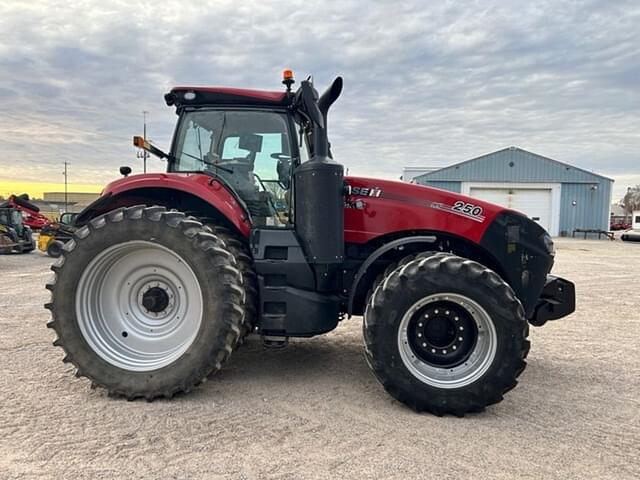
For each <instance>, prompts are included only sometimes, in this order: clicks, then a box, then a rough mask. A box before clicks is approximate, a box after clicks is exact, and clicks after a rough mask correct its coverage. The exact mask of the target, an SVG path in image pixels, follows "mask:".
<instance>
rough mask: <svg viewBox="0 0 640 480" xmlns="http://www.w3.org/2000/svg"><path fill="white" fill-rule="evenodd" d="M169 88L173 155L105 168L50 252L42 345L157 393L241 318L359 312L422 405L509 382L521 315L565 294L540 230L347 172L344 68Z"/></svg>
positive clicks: (211, 355)
mask: <svg viewBox="0 0 640 480" xmlns="http://www.w3.org/2000/svg"><path fill="white" fill-rule="evenodd" d="M283 83H284V84H285V85H286V91H282V92H278V91H257V90H242V89H236V88H201V87H176V88H174V89H173V90H171V91H170V92H169V93H168V94H166V95H165V101H166V103H167V105H169V106H173V107H175V108H176V113H177V115H178V123H177V128H176V131H175V135H174V138H173V142H172V145H171V149H170V151H169V152H168V153H165V152H163V151H161V150H159V149H158V148H156V147H154V146H152V145H149V144H148V143H146V142H145V141H144V140H143V139H142V138H140V137H135V138H134V144H135V145H137V146H138V147H141V148H144V149H146V150H147V151H149V152H150V153H152V154H154V155H157V156H159V157H161V158H164V159H166V161H167V172H166V173H151V174H145V175H133V176H127V175H128V174H129V173H130V171H131V170H130V169H129V168H128V167H123V168H121V173H123V174H124V175H125V178H122V179H120V180H117V181H114V182H112V183H110V184H109V185H107V187H106V188H105V189H104V191H103V193H102V196H101V197H100V198H99V199H98V200H97V201H95V202H94V203H93V204H92V205H90V206H89V207H88V208H86V209H85V210H84V211H83V212H82V213H81V214H80V215H79V217H78V218H77V219H76V226H77V227H78V228H77V230H76V231H75V234H74V239H73V240H71V241H69V242H68V243H67V244H66V245H65V247H64V251H63V254H62V257H61V258H60V259H59V260H58V262H57V263H56V264H55V265H54V266H53V267H52V269H53V271H54V272H55V281H54V282H53V283H51V284H49V285H47V288H48V289H49V290H51V293H52V299H51V302H50V303H48V304H47V305H46V308H48V309H49V310H51V314H52V320H51V321H50V322H49V324H48V326H49V327H50V328H53V329H54V330H55V331H56V333H57V334H58V338H57V339H56V340H55V342H54V345H57V346H60V347H62V348H63V349H64V350H65V353H66V355H65V357H64V361H65V362H71V363H72V364H73V365H74V366H75V367H76V368H77V372H76V375H77V376H85V377H87V378H88V379H89V380H91V382H92V384H93V385H94V386H101V387H104V388H106V389H107V390H108V392H109V393H110V394H112V395H115V396H123V397H126V398H128V399H135V398H140V397H142V398H146V399H147V400H153V399H154V398H157V397H166V398H170V397H172V396H173V395H175V394H177V393H180V392H189V391H190V390H191V389H192V388H194V387H195V386H196V385H198V384H199V383H200V382H202V380H203V379H205V378H206V377H208V376H209V375H210V374H212V373H214V372H216V371H218V370H220V369H221V368H222V365H223V364H224V362H225V361H226V360H227V358H228V357H229V355H231V353H232V352H233V351H234V349H236V348H237V347H238V346H239V345H240V344H241V343H242V341H243V339H244V338H245V336H247V335H248V334H249V333H250V332H254V333H256V334H259V335H261V336H262V338H263V339H264V342H265V344H266V345H269V346H284V345H286V342H287V340H288V338H289V337H312V336H314V335H319V334H322V333H326V332H329V331H331V330H333V329H334V328H336V326H337V325H338V322H339V321H340V320H343V319H344V318H345V317H351V316H353V315H362V316H364V328H363V330H364V343H365V355H366V359H367V362H368V363H369V365H370V366H371V369H372V370H373V372H374V374H375V376H376V377H377V378H378V380H379V381H380V383H381V384H382V385H383V386H384V388H385V389H386V390H387V391H388V392H389V393H390V394H391V395H392V396H393V397H395V398H396V399H398V400H399V401H401V402H404V403H405V404H407V405H409V406H410V407H412V408H413V409H415V410H417V411H429V412H432V413H434V414H437V415H441V414H445V413H451V414H454V415H463V414H464V413H466V412H472V411H479V410H482V409H483V408H484V407H485V406H487V405H490V404H493V403H496V402H499V401H500V400H502V397H503V394H504V393H506V392H508V391H509V390H511V389H512V388H513V387H514V386H515V385H516V379H517V377H518V376H519V375H520V373H522V371H523V370H524V368H525V365H526V363H525V358H526V356H527V353H528V351H529V341H528V340H527V336H528V332H529V323H531V324H533V325H542V324H544V323H545V322H546V321H547V320H552V319H557V318H560V317H564V316H566V315H568V314H569V313H571V312H572V311H573V310H574V306H575V294H574V286H573V284H572V283H571V282H569V281H567V280H564V279H561V278H557V277H554V276H551V275H549V272H550V270H551V267H552V265H553V260H554V246H553V242H552V240H551V238H550V236H549V235H548V234H547V233H546V232H545V231H544V230H543V229H542V228H541V227H540V226H539V225H538V224H537V223H536V222H534V221H531V220H529V219H528V218H527V217H526V216H525V215H522V214H520V213H518V212H515V211H512V210H508V209H505V208H502V207H499V206H496V205H492V204H490V203H486V202H483V201H480V200H476V199H473V198H469V197H465V196H463V195H459V194H456V193H452V192H447V191H443V190H438V189H434V188H428V187H424V186H419V185H411V184H407V183H400V182H394V181H388V180H380V179H373V178H362V177H344V176H343V166H342V165H341V164H339V163H336V162H335V161H334V160H333V157H332V155H331V150H330V144H329V141H328V138H327V112H328V111H329V107H330V106H331V105H332V104H333V103H334V102H335V100H336V99H337V98H338V96H339V95H340V93H341V90H342V79H341V78H337V79H336V80H335V81H334V82H333V84H332V85H331V87H329V89H328V90H327V91H326V92H324V93H323V94H322V95H318V93H317V91H316V90H315V89H314V87H313V85H312V83H311V81H310V80H305V81H303V82H301V85H300V88H299V89H298V90H297V91H295V92H294V91H292V90H291V85H292V84H293V83H294V81H293V78H292V76H291V74H290V73H288V72H285V79H284V81H283Z"/></svg>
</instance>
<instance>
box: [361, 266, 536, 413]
mask: <svg viewBox="0 0 640 480" xmlns="http://www.w3.org/2000/svg"><path fill="white" fill-rule="evenodd" d="M401 263H404V262H401ZM364 318H365V320H364V338H365V345H366V350H365V351H366V358H367V361H368V363H369V365H370V366H371V368H372V370H373V371H374V373H375V375H376V377H377V378H378V380H379V381H380V382H381V383H382V385H383V386H384V387H385V389H386V390H387V391H388V392H389V393H390V394H391V395H392V396H393V397H394V398H396V399H397V400H399V401H401V402H403V403H405V404H407V405H408V406H410V407H412V408H413V409H415V410H416V411H429V412H432V413H434V414H436V415H442V414H446V413H451V414H454V415H459V416H461V415H464V414H465V413H467V412H475V411H480V410H482V409H484V408H485V407H486V406H487V405H491V404H494V403H497V402H499V401H501V400H502V398H503V394H504V393H506V392H507V391H509V390H511V389H512V388H513V387H514V386H515V385H516V383H517V380H516V379H517V377H518V376H519V375H520V373H521V372H522V371H523V370H524V368H525V366H526V363H525V361H524V360H525V358H526V355H527V353H528V350H529V342H528V340H527V335H528V324H527V321H526V319H525V317H524V310H523V308H522V305H521V304H520V301H519V300H518V299H517V298H516V296H515V294H514V293H513V290H512V289H511V288H510V287H509V285H507V284H506V283H505V282H504V281H503V280H502V279H501V278H500V277H499V276H498V275H497V274H496V273H495V272H493V271H491V270H490V269H488V268H486V267H484V266H483V265H481V264H479V263H477V262H474V261H471V260H468V259H464V258H461V257H458V256H455V255H451V254H448V253H437V254H432V255H429V256H426V257H423V258H420V257H418V258H416V259H415V260H412V261H409V262H408V263H406V264H404V265H402V266H399V267H398V268H395V269H393V270H392V271H391V272H390V273H388V274H387V275H386V276H385V277H384V279H382V281H381V282H380V283H379V284H378V285H377V287H376V288H375V290H374V291H373V293H372V295H371V297H370V298H369V302H368V305H367V309H366V311H365V316H364Z"/></svg>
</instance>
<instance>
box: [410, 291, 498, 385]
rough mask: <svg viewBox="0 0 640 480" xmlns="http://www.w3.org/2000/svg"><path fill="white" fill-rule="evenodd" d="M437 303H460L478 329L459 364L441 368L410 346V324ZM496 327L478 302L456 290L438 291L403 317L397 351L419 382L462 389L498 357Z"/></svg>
mask: <svg viewBox="0 0 640 480" xmlns="http://www.w3.org/2000/svg"><path fill="white" fill-rule="evenodd" d="M435 302H451V303H453V304H457V305H458V306H459V307H461V308H464V310H465V311H466V312H467V313H468V314H469V315H470V316H471V318H472V319H473V321H474V322H475V326H476V328H477V333H476V335H477V337H476V340H475V344H474V346H473V349H472V350H471V351H470V352H469V355H468V357H467V358H466V359H465V360H464V361H463V362H462V363H460V364H459V365H455V366H449V367H441V366H437V365H434V364H429V363H426V362H425V361H423V360H422V359H421V358H420V357H419V356H418V355H417V354H416V352H414V350H413V349H412V347H411V344H410V343H411V342H410V341H409V335H408V331H409V324H410V322H411V321H412V319H414V317H415V315H416V314H417V313H418V311H420V310H421V309H423V308H424V307H425V306H428V305H429V304H432V303H435ZM497 344H498V342H497V334H496V329H495V326H494V324H493V321H492V320H491V317H490V316H489V314H488V313H487V312H486V310H485V309H484V308H482V306H480V305H479V304H478V303H477V302H476V301H474V300H472V299H470V298H469V297H466V296H464V295H460V294H457V293H438V294H434V295H429V296H427V297H424V298H422V299H420V300H419V301H417V302H416V303H414V304H413V305H412V306H411V308H409V309H408V310H407V312H406V313H405V314H404V316H403V317H402V320H401V321H400V327H399V329H398V350H399V351H400V357H401V358H402V362H403V363H404V365H405V367H407V369H408V370H409V371H410V372H411V374H412V375H413V376H415V377H416V378H418V379H419V380H420V381H422V382H424V383H426V384H428V385H431V386H434V387H438V388H461V387H464V386H466V385H470V384H472V383H473V382H475V381H476V380H478V379H479V378H480V377H482V376H483V375H484V374H485V373H486V372H487V370H488V369H489V367H490V366H491V364H492V363H493V360H494V359H495V356H496V349H497Z"/></svg>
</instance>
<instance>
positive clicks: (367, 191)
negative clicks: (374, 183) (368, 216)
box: [351, 187, 382, 197]
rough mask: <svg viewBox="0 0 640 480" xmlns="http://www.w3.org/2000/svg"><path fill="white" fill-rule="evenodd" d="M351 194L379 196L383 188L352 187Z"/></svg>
mask: <svg viewBox="0 0 640 480" xmlns="http://www.w3.org/2000/svg"><path fill="white" fill-rule="evenodd" d="M351 195H360V196H362V197H379V196H380V195H382V190H380V188H378V187H351Z"/></svg>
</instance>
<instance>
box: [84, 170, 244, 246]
mask: <svg viewBox="0 0 640 480" xmlns="http://www.w3.org/2000/svg"><path fill="white" fill-rule="evenodd" d="M141 204H144V205H162V206H165V207H167V208H175V209H178V210H181V211H184V212H187V213H192V214H194V215H197V216H200V217H210V218H214V219H216V220H218V221H220V222H221V223H222V224H223V225H224V226H227V227H230V228H232V229H233V230H235V231H237V232H238V233H239V234H240V235H242V236H243V237H245V238H247V239H248V238H249V234H250V231H251V221H250V217H249V214H248V212H247V211H246V210H245V209H244V208H243V207H242V205H241V204H240V202H239V201H238V200H236V198H235V197H234V195H233V194H232V193H231V192H229V190H227V188H226V187H225V186H224V185H223V184H222V183H221V182H219V181H218V180H216V179H215V178H212V177H209V176H207V175H203V174H192V175H179V174H147V175H135V176H130V177H127V178H124V179H121V180H118V181H115V182H112V183H110V184H109V185H107V186H106V187H105V189H104V191H103V192H102V195H101V196H100V198H98V199H97V200H96V201H95V202H93V203H92V204H91V205H89V206H88V207H87V208H86V209H85V210H83V211H82V212H81V213H80V215H78V218H77V219H76V221H75V225H76V226H82V225H84V224H86V223H87V222H88V221H89V220H91V219H92V218H94V217H96V216H98V215H102V214H103V213H106V212H108V211H111V210H113V209H115V208H120V207H128V206H132V205H141Z"/></svg>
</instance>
